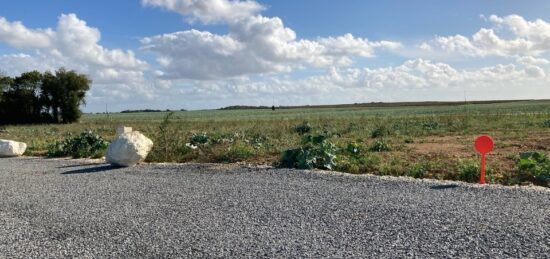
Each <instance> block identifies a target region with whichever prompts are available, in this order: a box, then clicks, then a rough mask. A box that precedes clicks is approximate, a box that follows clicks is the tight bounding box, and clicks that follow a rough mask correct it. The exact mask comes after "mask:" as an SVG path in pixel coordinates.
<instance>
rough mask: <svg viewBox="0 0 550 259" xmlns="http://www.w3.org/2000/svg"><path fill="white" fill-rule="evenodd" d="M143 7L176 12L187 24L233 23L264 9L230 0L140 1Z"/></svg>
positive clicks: (256, 5)
mask: <svg viewBox="0 0 550 259" xmlns="http://www.w3.org/2000/svg"><path fill="white" fill-rule="evenodd" d="M141 2H142V4H143V5H145V6H155V7H161V8H165V9H168V10H171V11H175V12H178V13H179V14H181V15H183V16H186V17H187V18H188V21H189V22H194V21H196V20H199V21H201V22H202V23H206V24H208V23H216V22H233V21H235V20H239V19H243V18H248V17H250V16H253V15H255V14H257V13H259V12H260V11H262V10H263V9H264V7H263V6H262V5H260V4H259V3H257V2H255V1H239V0H237V1H231V0H142V1H141Z"/></svg>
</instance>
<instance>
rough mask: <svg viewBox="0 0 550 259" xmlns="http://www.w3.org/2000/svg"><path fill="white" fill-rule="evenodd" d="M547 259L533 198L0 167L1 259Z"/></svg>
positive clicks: (357, 179)
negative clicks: (71, 258)
mask: <svg viewBox="0 0 550 259" xmlns="http://www.w3.org/2000/svg"><path fill="white" fill-rule="evenodd" d="M549 255H550V191H549V189H544V188H534V187H527V188H526V187H521V188H520V187H515V188H514V187H500V186H482V187H481V186H478V185H470V184H463V183H455V182H440V181H433V180H429V181H420V180H413V179H408V178H391V177H386V178H384V177H376V176H352V175H344V174H337V173H326V172H315V171H300V170H284V169H270V168H247V167H243V166H236V165H216V164H179V165H178V164H151V165H139V166H137V167H134V168H113V167H110V166H108V165H105V164H97V163H96V164H90V161H84V160H51V159H43V158H29V157H25V158H2V159H0V257H6V258H13V257H42V258H43V257H81V258H82V257H84V258H87V257H95V258H97V257H109V258H111V257H115V258H129V257H130V258H135V257H140V258H141V257H148V258H158V257H209V258H210V257H314V258H318V257H372V258H382V257H392V258H395V257H424V258H425V257H438V258H441V257H532V258H548V257H549Z"/></svg>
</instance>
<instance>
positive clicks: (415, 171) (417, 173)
mask: <svg viewBox="0 0 550 259" xmlns="http://www.w3.org/2000/svg"><path fill="white" fill-rule="evenodd" d="M427 171H428V169H427V166H426V165H425V164H416V165H414V166H413V167H411V168H410V169H409V171H408V173H407V175H408V176H410V177H414V178H424V175H425V174H426V172H427Z"/></svg>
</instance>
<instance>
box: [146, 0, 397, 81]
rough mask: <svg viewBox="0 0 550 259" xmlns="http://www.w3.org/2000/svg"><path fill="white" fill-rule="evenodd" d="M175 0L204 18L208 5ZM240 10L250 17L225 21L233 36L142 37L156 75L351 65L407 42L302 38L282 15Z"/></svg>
mask: <svg viewBox="0 0 550 259" xmlns="http://www.w3.org/2000/svg"><path fill="white" fill-rule="evenodd" d="M161 2H163V3H164V2H165V1H161ZM169 2H170V3H172V4H175V3H176V2H177V3H180V4H182V3H185V4H184V6H185V12H184V14H185V15H189V16H191V17H194V18H197V19H200V20H201V21H202V20H203V13H202V10H203V9H202V8H199V7H198V6H195V5H190V4H188V3H190V2H189V1H169ZM192 3H195V2H192ZM216 3H218V4H220V3H225V4H226V5H228V4H229V3H231V5H232V8H240V7H239V6H238V5H237V3H242V4H244V3H247V4H251V3H253V2H236V1H232V2H228V1H221V0H220V1H216ZM170 6H172V5H170ZM201 7H202V6H201ZM170 9H177V8H170ZM195 9H197V10H195ZM178 10H179V9H178ZM209 10H210V9H209ZM212 10H214V11H215V10H217V8H213V9H212ZM214 11H213V12H214ZM180 13H182V12H180ZM237 13H248V14H249V16H248V17H244V16H242V17H241V16H240V17H239V19H223V21H224V22H225V23H226V24H227V26H228V27H229V33H228V34H225V35H217V34H213V33H210V32H206V31H197V30H188V31H180V32H174V33H168V34H163V35H157V36H152V37H146V38H144V39H142V44H143V47H142V50H145V51H150V52H154V53H156V54H157V55H158V58H157V61H158V63H159V65H160V66H161V71H160V72H158V73H156V74H158V75H161V77H162V78H165V79H181V78H188V79H207V80H212V79H224V78H230V77H238V76H244V75H251V74H266V73H276V72H288V71H291V70H292V69H293V68H296V67H304V66H313V67H327V66H349V65H351V64H352V62H353V58H356V57H374V52H375V50H376V49H396V48H398V47H400V46H401V44H400V43H397V42H391V41H377V42H372V41H369V40H368V39H366V38H357V37H354V36H353V35H352V34H349V33H348V34H345V35H343V36H338V37H326V38H318V39H316V40H305V39H301V40H298V39H297V37H296V33H295V32H294V31H293V30H292V29H290V28H288V27H285V26H284V24H283V21H282V20H281V19H280V18H278V17H273V18H268V17H263V16H261V15H256V16H251V15H250V14H251V13H250V12H237Z"/></svg>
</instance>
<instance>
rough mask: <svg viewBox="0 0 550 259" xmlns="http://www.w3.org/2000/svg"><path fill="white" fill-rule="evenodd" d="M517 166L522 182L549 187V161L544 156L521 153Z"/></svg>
mask: <svg viewBox="0 0 550 259" xmlns="http://www.w3.org/2000/svg"><path fill="white" fill-rule="evenodd" d="M517 166H518V170H519V173H520V177H521V178H522V180H525V181H530V182H535V183H537V184H540V185H543V186H548V187H550V159H548V156H546V154H544V153H541V152H524V153H521V154H520V159H519V161H518V165H517Z"/></svg>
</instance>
